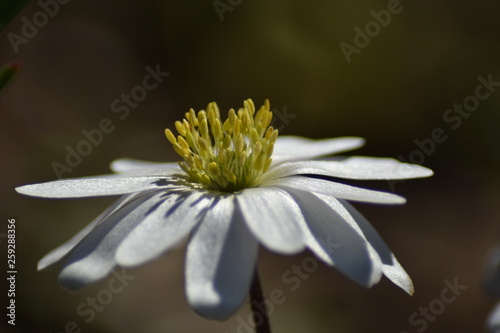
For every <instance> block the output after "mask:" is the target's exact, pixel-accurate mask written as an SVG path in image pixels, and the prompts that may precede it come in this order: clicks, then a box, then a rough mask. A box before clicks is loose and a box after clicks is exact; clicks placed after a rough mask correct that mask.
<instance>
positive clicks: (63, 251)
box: [37, 194, 135, 270]
mask: <svg viewBox="0 0 500 333" xmlns="http://www.w3.org/2000/svg"><path fill="white" fill-rule="evenodd" d="M134 196H135V194H131V195H124V196H122V197H121V198H120V199H118V200H117V201H116V202H115V203H113V204H112V205H111V206H109V207H108V208H107V209H106V210H105V211H104V212H102V213H101V214H100V215H99V216H98V217H97V218H95V219H94V220H93V221H92V222H90V223H89V224H88V225H87V226H86V227H85V228H83V229H82V230H80V231H79V232H78V233H77V234H76V235H74V236H73V237H72V238H71V239H70V240H68V241H67V242H65V243H64V244H62V245H60V246H59V247H57V248H55V249H54V250H52V251H50V252H49V253H47V254H46V255H45V256H44V257H43V258H42V259H40V261H38V265H37V268H38V270H42V269H45V268H48V267H49V266H52V265H54V264H55V263H57V262H58V261H59V260H61V259H62V258H64V257H65V256H66V255H67V254H68V253H69V252H70V251H71V250H72V249H73V248H74V247H75V246H76V244H78V243H79V242H80V241H81V240H82V239H83V238H84V237H85V236H87V235H88V234H89V233H90V232H91V231H92V230H93V229H94V227H95V226H96V225H97V224H98V223H100V222H101V221H103V220H104V219H105V218H106V217H108V216H109V215H111V214H112V213H113V212H114V211H116V210H117V209H118V208H119V207H121V206H123V205H124V204H126V203H127V202H128V201H130V200H131V198H133V197H134Z"/></svg>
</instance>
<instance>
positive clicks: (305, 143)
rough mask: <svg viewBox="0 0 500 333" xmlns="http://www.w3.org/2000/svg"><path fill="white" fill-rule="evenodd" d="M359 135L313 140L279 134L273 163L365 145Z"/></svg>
mask: <svg viewBox="0 0 500 333" xmlns="http://www.w3.org/2000/svg"><path fill="white" fill-rule="evenodd" d="M364 143H365V140H364V139H363V138H358V137H340V138H334V139H322V140H312V139H308V138H304V137H300V136H279V137H278V139H277V140H276V143H275V145H274V152H273V164H274V165H276V164H278V163H283V162H286V161H300V160H307V159H311V158H316V157H321V156H327V155H332V154H338V153H341V152H345V151H349V150H353V149H356V148H359V147H361V146H363V145H364Z"/></svg>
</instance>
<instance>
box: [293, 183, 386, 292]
mask: <svg viewBox="0 0 500 333" xmlns="http://www.w3.org/2000/svg"><path fill="white" fill-rule="evenodd" d="M291 194H292V196H293V197H294V198H295V200H296V201H297V202H298V204H299V206H300V208H301V209H302V212H303V214H304V217H305V219H306V222H307V223H306V224H305V233H306V234H307V236H308V237H307V246H308V247H309V248H310V249H311V250H312V251H313V252H314V253H315V254H316V255H318V256H319V258H320V259H322V260H323V261H325V262H326V263H327V264H329V265H332V266H335V267H336V268H337V269H338V270H340V271H341V272H342V273H344V274H345V275H347V276H348V277H349V278H351V279H352V280H354V281H355V282H357V283H360V284H362V285H364V286H367V287H371V286H372V285H374V284H375V283H377V282H379V281H380V278H381V276H382V263H381V261H380V258H379V256H378V255H377V253H376V252H375V250H374V249H373V248H372V247H371V246H370V244H369V243H368V242H367V241H366V239H365V237H364V236H363V233H362V232H361V230H360V229H359V227H358V226H357V224H356V222H355V221H354V219H353V218H352V217H351V215H350V214H349V212H348V211H347V210H346V209H345V208H344V206H342V204H341V203H340V202H339V201H338V200H337V199H335V198H332V197H329V196H325V195H320V194H312V193H309V192H306V191H300V190H293V191H291Z"/></svg>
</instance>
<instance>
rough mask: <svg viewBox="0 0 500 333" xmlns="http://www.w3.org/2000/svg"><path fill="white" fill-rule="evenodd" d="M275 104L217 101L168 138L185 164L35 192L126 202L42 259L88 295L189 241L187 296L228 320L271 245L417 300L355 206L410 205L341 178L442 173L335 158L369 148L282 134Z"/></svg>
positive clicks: (352, 141)
mask: <svg viewBox="0 0 500 333" xmlns="http://www.w3.org/2000/svg"><path fill="white" fill-rule="evenodd" d="M272 116H273V115H272V112H271V111H270V105H269V101H267V100H266V101H265V103H264V105H263V106H262V107H261V108H260V109H259V110H256V109H255V106H254V104H253V102H252V100H251V99H248V100H246V101H244V103H243V107H242V108H240V109H239V110H238V111H235V110H234V109H231V110H230V111H229V113H228V117H227V120H225V121H224V122H223V121H222V120H221V118H220V113H219V109H218V107H217V105H216V104H215V103H213V102H212V103H210V104H208V107H207V110H206V111H205V110H201V111H199V112H198V113H196V112H195V111H194V110H193V109H191V110H190V111H189V112H187V113H186V114H185V119H183V121H177V122H176V123H175V128H176V130H177V132H178V135H177V136H175V135H174V134H173V133H172V131H170V130H169V129H167V130H165V133H166V137H167V139H168V140H169V141H170V142H171V143H172V145H173V148H174V149H175V151H176V152H177V153H178V154H179V155H180V156H181V157H182V161H181V162H179V163H154V162H145V161H139V160H133V159H120V160H116V161H114V162H113V163H112V164H111V169H112V170H113V172H114V174H112V175H104V176H97V177H88V178H77V179H64V180H56V181H52V182H47V183H40V184H32V185H25V186H21V187H18V188H16V190H17V192H19V193H22V194H25V195H30V196H36V197H44V198H81V197H96V196H111V195H121V197H120V198H119V199H118V200H117V201H116V202H115V203H114V204H113V205H112V206H111V207H109V208H108V209H106V210H105V211H104V212H103V213H102V214H101V215H100V216H98V217H97V218H96V219H95V220H94V221H92V222H91V223H90V224H89V225H88V226H86V227H85V228H84V229H83V230H81V231H80V232H79V233H78V234H76V235H75V236H74V237H73V238H72V239H70V240H69V241H68V242H66V243H65V244H63V245H61V246H60V247H59V248H56V249H55V250H53V251H52V252H50V253H48V254H47V255H46V256H45V257H43V258H42V259H41V260H40V262H39V263H38V269H39V270H41V269H45V268H47V267H49V266H52V265H54V264H56V263H62V269H61V271H60V275H59V282H60V284H61V285H62V286H63V287H64V288H67V289H69V290H76V289H78V288H81V287H83V286H86V285H88V284H90V283H93V282H95V281H98V280H101V279H103V278H104V277H106V276H107V275H108V274H109V273H110V272H111V271H112V270H113V269H115V268H116V267H118V266H121V267H135V266H138V265H142V264H144V263H146V262H149V261H151V260H154V259H156V258H158V257H160V256H161V255H162V254H164V253H165V252H167V251H169V250H171V249H172V248H174V247H175V246H176V245H177V244H179V243H180V242H182V241H183V240H184V239H185V238H187V237H189V241H188V243H187V255H186V266H185V278H186V281H185V291H186V296H187V299H188V301H189V304H190V305H191V307H192V308H193V309H194V310H195V311H196V312H197V313H198V314H199V315H201V316H203V317H205V318H209V319H217V320H224V319H227V318H228V317H229V316H231V315H232V314H233V313H234V312H235V311H236V310H237V309H238V308H239V307H240V306H241V304H242V303H243V302H244V300H245V298H246V296H247V293H248V291H249V288H250V286H251V283H252V277H253V274H254V272H255V269H256V260H257V252H258V249H259V245H262V246H263V247H265V248H267V249H268V250H271V251H273V252H277V253H280V254H284V255H292V254H296V253H299V252H301V251H303V250H304V249H309V250H310V251H312V252H313V253H314V254H315V255H316V256H317V257H318V258H319V259H320V260H322V261H323V262H324V263H325V264H326V265H328V266H331V267H335V268H337V269H338V270H339V271H341V272H342V273H344V274H345V275H347V276H348V277H349V278H350V279H352V280H354V281H356V282H358V283H359V284H361V285H363V286H366V287H371V286H372V285H374V284H375V283H377V282H379V280H380V279H381V277H382V275H385V276H386V277H387V278H388V279H389V280H391V281H392V282H393V283H394V284H396V285H397V286H399V287H401V288H402V289H403V290H405V291H406V292H407V293H409V294H412V293H413V285H412V282H411V279H410V277H409V276H408V274H407V273H406V272H405V270H404V269H403V267H402V266H401V265H400V264H399V262H398V261H397V259H396V257H395V256H394V254H393V253H392V252H391V251H390V249H389V248H388V247H387V245H386V244H385V243H384V241H383V240H382V238H381V237H380V236H379V234H378V233H377V232H376V231H375V229H374V228H373V227H372V226H371V225H370V223H369V222H368V221H367V220H366V219H365V217H363V216H362V215H361V214H360V213H359V212H358V211H357V210H356V209H355V208H353V206H351V204H349V203H348V201H356V202H368V203H376V204H403V203H404V202H405V199H404V198H403V197H401V196H398V195H396V194H393V193H388V192H381V191H374V190H369V189H365V188H361V187H355V186H350V185H346V184H344V183H341V182H337V181H335V180H336V179H363V180H365V179H372V180H396V179H408V178H419V177H428V176H431V175H432V171H431V170H429V169H427V168H424V167H421V166H418V165H412V164H407V163H401V162H399V161H397V160H395V159H391V158H374V157H348V158H340V157H336V158H335V157H334V158H332V157H329V158H326V157H327V156H330V155H333V154H338V153H341V152H345V151H349V150H352V149H355V148H358V147H360V146H362V145H363V144H364V140H363V139H362V138H358V137H341V138H333V139H322V140H312V139H307V138H303V137H298V136H283V137H279V138H278V131H277V130H276V129H273V127H272V126H270V124H271V120H272Z"/></svg>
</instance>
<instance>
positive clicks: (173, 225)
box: [115, 193, 210, 267]
mask: <svg viewBox="0 0 500 333" xmlns="http://www.w3.org/2000/svg"><path fill="white" fill-rule="evenodd" d="M209 203H210V198H206V197H205V194H202V193H180V194H179V195H170V196H169V197H168V198H166V199H165V201H163V202H162V203H161V205H160V206H159V207H158V208H157V209H156V210H155V211H154V212H152V213H151V214H149V216H147V217H146V218H145V219H144V220H143V221H142V222H141V224H139V225H138V226H137V227H136V228H135V229H134V230H132V232H131V233H130V234H129V235H128V236H127V238H126V239H125V240H124V241H123V242H122V243H121V244H120V246H119V247H118V250H117V251H116V256H115V258H116V261H117V263H118V264H119V265H121V266H125V267H131V266H137V265H141V264H143V263H145V262H147V261H150V260H153V259H156V258H158V257H159V256H161V255H162V254H163V253H164V252H166V251H168V250H169V249H171V248H172V247H174V246H176V245H177V244H178V243H179V242H180V241H182V239H183V238H184V237H186V236H187V235H188V233H189V232H190V231H191V229H192V228H193V227H194V226H195V225H196V224H197V223H198V222H199V220H200V219H201V218H203V216H204V214H205V213H206V209H207V208H208V205H209Z"/></svg>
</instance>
